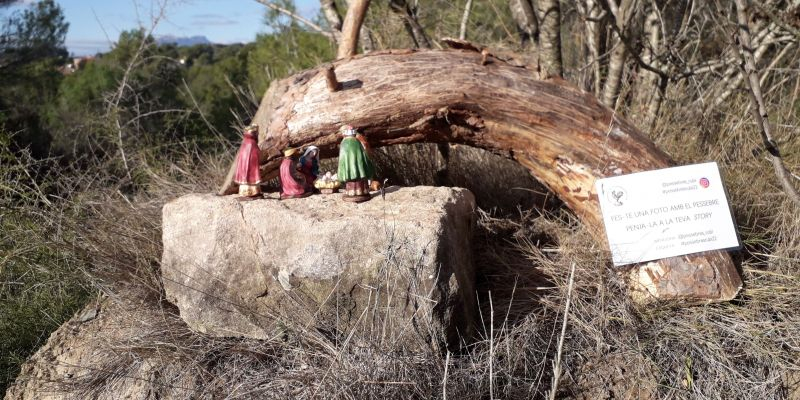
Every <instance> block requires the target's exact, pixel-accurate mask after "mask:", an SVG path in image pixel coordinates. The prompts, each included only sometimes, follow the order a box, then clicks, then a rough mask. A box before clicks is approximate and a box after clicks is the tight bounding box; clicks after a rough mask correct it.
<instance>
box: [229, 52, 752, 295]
mask: <svg viewBox="0 0 800 400" xmlns="http://www.w3.org/2000/svg"><path fill="white" fill-rule="evenodd" d="M490 60H491V62H489V63H488V64H486V65H481V61H482V56H481V54H480V53H479V52H476V51H472V50H423V51H412V50H393V51H383V52H375V53H370V54H368V55H362V56H356V57H352V58H349V59H344V60H338V61H336V62H334V66H335V68H336V75H337V78H338V81H339V83H340V85H341V89H340V90H339V91H336V92H330V91H329V90H328V88H327V84H326V79H325V70H324V69H317V70H309V71H305V72H302V73H299V74H297V75H294V76H292V77H290V78H287V79H284V80H280V81H276V82H273V84H272V85H271V86H270V88H269V90H268V91H267V93H266V94H265V96H264V98H263V100H262V103H261V106H260V107H259V110H258V112H257V113H256V115H255V117H254V119H253V122H254V123H256V124H258V125H259V127H260V132H259V138H260V144H259V145H260V149H261V165H262V177H264V178H270V177H274V176H276V175H277V170H278V166H279V163H280V160H281V158H282V150H283V149H284V148H286V147H300V146H306V145H310V144H314V145H316V146H319V147H320V149H321V156H322V157H333V156H335V155H336V154H337V148H338V143H339V141H340V139H341V138H340V137H339V136H338V135H337V132H338V128H339V127H340V126H341V125H342V124H350V125H353V126H355V127H357V128H358V129H359V131H360V132H362V133H363V134H364V135H365V136H366V138H367V139H368V140H369V142H370V144H371V145H372V146H375V147H380V146H389V145H393V144H400V143H414V142H438V143H442V142H449V143H461V144H466V145H470V146H475V147H479V148H482V149H486V150H489V151H492V152H494V153H496V154H500V155H503V156H505V157H508V158H511V159H513V160H515V161H517V162H519V163H520V164H522V165H523V166H525V167H527V169H528V170H529V171H530V173H531V174H532V175H533V176H534V177H535V178H536V179H537V180H539V181H540V182H542V183H543V184H545V185H546V186H547V187H548V188H549V189H550V190H552V191H553V193H554V194H556V195H557V196H558V197H559V198H560V199H561V200H562V201H564V203H565V204H566V205H567V206H568V207H570V208H571V209H572V210H573V211H574V212H575V214H576V215H577V216H578V217H579V218H580V220H581V221H582V222H583V223H584V224H585V225H586V226H587V227H588V228H589V230H590V231H591V232H592V233H593V234H594V237H595V238H596V240H597V241H598V242H599V243H601V244H603V245H604V246H606V244H605V242H606V239H605V231H604V229H603V223H602V216H601V213H600V208H599V203H598V201H597V194H596V192H595V191H594V182H595V180H596V179H597V178H601V177H607V176H614V175H621V174H627V173H631V172H637V171H644V170H651V169H658V168H664V167H668V166H670V165H671V161H670V159H669V157H668V156H667V155H666V154H665V153H663V152H662V151H660V150H659V149H658V148H656V146H655V145H654V144H653V143H652V142H651V141H650V140H649V139H647V138H646V137H645V136H644V135H642V133H641V132H639V131H638V130H637V129H636V128H635V127H634V126H633V125H631V124H630V123H629V122H627V121H626V120H625V119H624V118H621V117H620V116H618V115H615V114H614V113H613V112H612V111H611V110H610V109H608V108H607V107H605V106H603V105H602V104H601V103H600V102H599V101H598V100H597V99H596V98H595V97H594V96H593V95H591V94H589V93H585V92H582V91H580V90H578V89H577V88H574V87H573V86H571V85H569V84H568V83H566V82H565V81H563V80H560V79H558V78H555V79H549V80H541V79H539V76H538V75H537V73H536V72H535V69H534V68H528V67H525V66H520V65H519V63H516V62H513V63H507V62H505V61H503V60H501V59H498V58H491V59H490ZM235 190H236V188H235V187H234V186H233V185H232V182H231V180H230V179H228V180H227V181H226V182H225V184H224V185H223V187H222V188H221V190H220V194H230V193H234V192H235ZM712 253H714V254H711V255H707V256H700V257H699V258H698V257H676V258H673V259H669V260H661V261H659V265H662V266H666V267H668V268H670V269H672V268H673V266H675V265H680V266H681V268H683V269H684V270H687V271H688V270H693V269H708V268H711V269H713V270H714V271H712V273H713V275H714V276H718V277H722V276H725V277H731V278H730V279H725V280H724V282H722V281H723V280H718V281H719V282H715V284H719V285H721V286H720V287H719V288H718V290H716V292H717V293H718V295H716V296H712V297H713V298H710V299H709V296H707V295H703V296H699V297H698V298H697V299H696V298H695V297H693V296H692V295H691V293H692V292H698V293H700V292H702V293H707V292H708V290H706V289H697V290H694V289H691V288H690V289H686V286H687V285H688V286H691V285H693V284H694V283H693V282H686V281H685V279H684V280H682V281H681V282H675V283H674V284H675V285H679V286H680V290H678V289H676V290H674V291H672V292H674V294H675V295H674V296H673V295H671V294H670V293H672V292H670V293H667V292H669V291H661V292H659V293H657V294H656V295H655V296H656V297H659V298H679V299H684V300H689V301H694V300H698V299H701V300H730V299H731V298H733V297H734V296H735V295H736V293H738V291H739V288H740V287H741V280H740V279H739V275H738V273H737V272H736V269H735V267H734V265H733V263H732V261H731V259H730V256H729V255H728V254H727V253H724V252H712ZM634 268H635V267H634ZM667 276H669V274H667ZM683 278H685V276H683ZM683 278H682V279H683ZM667 286H669V285H667ZM687 290H688V292H687ZM687 293H689V294H687Z"/></svg>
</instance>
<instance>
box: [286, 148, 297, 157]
mask: <svg viewBox="0 0 800 400" xmlns="http://www.w3.org/2000/svg"><path fill="white" fill-rule="evenodd" d="M296 154H297V148H296V147H290V148H288V149H286V150H284V151H283V156H284V157H293V156H295V155H296Z"/></svg>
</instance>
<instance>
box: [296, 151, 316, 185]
mask: <svg viewBox="0 0 800 400" xmlns="http://www.w3.org/2000/svg"><path fill="white" fill-rule="evenodd" d="M299 164H300V172H301V173H302V174H303V176H304V177H305V178H306V190H309V191H311V190H313V189H314V181H315V180H317V176H319V148H318V147H317V146H308V148H307V149H306V151H305V152H303V155H302V156H301V157H300V163H299Z"/></svg>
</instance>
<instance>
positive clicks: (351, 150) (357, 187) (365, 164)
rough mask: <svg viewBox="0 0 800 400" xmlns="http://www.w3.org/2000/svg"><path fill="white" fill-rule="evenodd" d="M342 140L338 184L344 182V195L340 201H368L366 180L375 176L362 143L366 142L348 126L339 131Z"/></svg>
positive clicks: (373, 167) (373, 168)
mask: <svg viewBox="0 0 800 400" xmlns="http://www.w3.org/2000/svg"><path fill="white" fill-rule="evenodd" d="M340 131H341V132H342V135H344V139H342V143H341V144H340V145H339V172H338V174H337V175H338V178H339V181H340V182H344V186H345V193H344V196H343V197H342V199H344V200H347V201H353V202H361V201H366V200H369V199H370V194H369V186H368V184H367V179H371V178H373V176H374V175H375V166H374V165H373V164H372V161H370V159H369V156H368V155H367V148H366V146H365V145H364V144H363V143H362V142H364V141H366V139H365V138H363V137H361V138H359V137H358V136H360V135H359V134H358V132H357V131H356V129H355V128H353V127H352V126H350V125H344V126H342V128H341V129H340Z"/></svg>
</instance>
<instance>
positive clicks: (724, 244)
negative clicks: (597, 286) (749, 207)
mask: <svg viewBox="0 0 800 400" xmlns="http://www.w3.org/2000/svg"><path fill="white" fill-rule="evenodd" d="M595 189H596V190H597V194H598V199H599V201H600V209H601V210H602V212H603V222H604V223H605V228H606V235H607V236H608V244H609V246H610V248H611V256H612V258H613V261H614V265H615V266H619V265H626V264H633V263H638V262H645V261H651V260H657V259H660V258H667V257H673V256H680V255H684V254H691V253H699V252H702V251H709V250H717V249H729V248H736V247H739V238H738V236H737V234H736V228H735V226H734V224H733V218H732V217H731V212H730V207H729V206H728V199H727V197H726V196H725V189H724V188H723V186H722V179H721V178H720V175H719V168H717V163H715V162H710V163H704V164H693V165H685V166H682V167H674V168H665V169H659V170H654V171H645V172H637V173H634V174H629V175H621V176H614V177H610V178H603V179H598V180H597V181H596V182H595Z"/></svg>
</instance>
